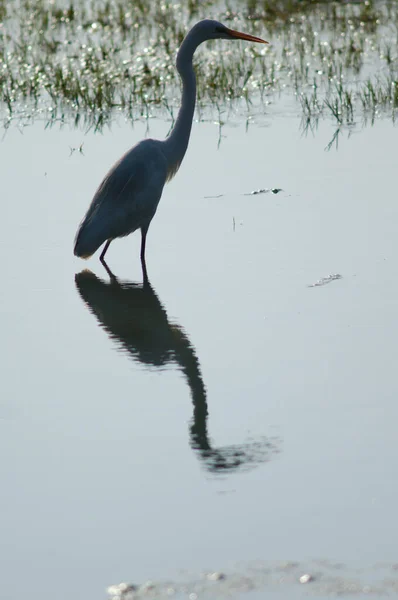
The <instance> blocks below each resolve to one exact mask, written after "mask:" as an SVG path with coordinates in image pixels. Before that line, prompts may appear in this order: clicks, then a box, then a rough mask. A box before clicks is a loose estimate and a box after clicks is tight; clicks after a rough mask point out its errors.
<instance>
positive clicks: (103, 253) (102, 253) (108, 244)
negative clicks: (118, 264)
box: [100, 240, 112, 264]
mask: <svg viewBox="0 0 398 600" xmlns="http://www.w3.org/2000/svg"><path fill="white" fill-rule="evenodd" d="M111 241H112V240H108V241H107V242H106V244H105V246H104V249H103V251H102V252H101V256H100V261H101V262H102V264H104V262H105V254H106V251H107V250H108V248H109V246H110V243H111Z"/></svg>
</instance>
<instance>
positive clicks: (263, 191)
mask: <svg viewBox="0 0 398 600" xmlns="http://www.w3.org/2000/svg"><path fill="white" fill-rule="evenodd" d="M268 192H271V194H279V192H283V189H282V188H260V189H259V190H253V191H252V192H249V193H247V194H243V196H257V195H258V194H268Z"/></svg>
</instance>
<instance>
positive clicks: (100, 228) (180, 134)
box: [74, 19, 268, 278]
mask: <svg viewBox="0 0 398 600" xmlns="http://www.w3.org/2000/svg"><path fill="white" fill-rule="evenodd" d="M213 39H225V40H239V39H240V40H247V41H249V42H258V43H261V44H267V43H268V42H266V41H265V40H262V39H261V38H259V37H255V36H253V35H249V34H247V33H241V32H239V31H235V30H233V29H229V28H228V27H226V26H225V25H223V24H222V23H219V22H218V21H213V20H210V19H206V20H204V21H199V23H197V24H196V25H194V27H192V29H191V30H190V31H189V32H188V34H187V35H186V37H185V38H184V40H183V42H182V44H181V47H180V49H179V51H178V54H177V61H176V67H177V71H178V73H179V74H180V77H181V80H182V101H181V107H180V110H179V112H178V116H177V120H176V122H175V125H174V127H173V129H172V131H171V132H170V134H169V136H168V137H167V138H166V139H165V140H153V139H145V140H143V141H141V142H139V143H138V144H136V145H135V146H133V148H131V149H130V150H129V151H128V152H127V153H126V154H124V156H122V158H121V159H120V160H119V161H117V162H116V164H115V165H114V166H113V167H112V168H111V170H110V171H109V172H108V174H107V175H106V176H105V178H104V180H103V181H102V183H101V185H100V186H99V188H98V189H97V191H96V193H95V195H94V198H93V200H92V202H91V204H90V206H89V208H88V211H87V213H86V215H85V217H84V219H83V221H82V222H81V224H80V226H79V229H78V231H77V234H76V239H75V248H74V254H75V255H76V256H79V257H81V258H89V257H90V256H91V255H92V254H94V252H96V251H97V250H98V248H99V247H100V246H101V245H102V244H104V242H105V245H104V248H103V250H102V252H101V255H100V260H101V262H102V263H103V264H104V263H105V260H104V259H105V254H106V251H107V250H108V248H109V245H110V243H111V242H112V240H114V239H116V238H119V237H125V236H127V235H129V234H130V233H133V232H134V231H136V230H137V229H140V230H141V254H140V257H141V265H142V270H143V273H144V278H146V277H147V274H146V265H145V243H146V236H147V233H148V228H149V225H150V223H151V221H152V219H153V217H154V215H155V213H156V209H157V207H158V204H159V200H160V198H161V195H162V191H163V187H164V185H165V183H166V181H169V180H170V179H171V178H172V177H174V175H175V174H176V173H177V171H178V169H179V167H180V165H181V162H182V160H183V158H184V156H185V153H186V150H187V147H188V142H189V137H190V133H191V127H192V120H193V115H194V110H195V102H196V77H195V72H194V70H193V65H192V59H193V55H194V52H195V50H196V48H197V47H198V46H199V45H200V44H202V43H203V42H205V41H207V40H213Z"/></svg>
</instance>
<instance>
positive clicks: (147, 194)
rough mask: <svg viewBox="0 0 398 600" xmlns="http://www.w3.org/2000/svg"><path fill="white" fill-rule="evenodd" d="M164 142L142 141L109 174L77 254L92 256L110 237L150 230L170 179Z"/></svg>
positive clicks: (83, 229)
mask: <svg viewBox="0 0 398 600" xmlns="http://www.w3.org/2000/svg"><path fill="white" fill-rule="evenodd" d="M160 143H161V142H157V141H156V140H151V139H148V140H144V141H142V142H139V143H138V144H137V145H136V146H134V147H133V148H131V150H129V151H128V152H127V153H126V154H125V155H124V156H122V158H121V159H120V160H119V161H118V162H117V163H116V164H115V165H114V166H113V167H112V169H111V170H110V171H109V173H108V174H107V175H106V176H105V178H104V180H103V182H102V183H101V185H100V187H99V188H98V190H97V192H96V193H95V196H94V198H93V200H92V202H91V205H90V207H89V209H88V211H87V214H86V216H85V218H84V221H83V223H82V224H81V226H80V229H79V233H78V235H77V239H76V245H75V254H76V255H77V256H81V257H82V258H88V257H89V256H91V255H92V254H94V252H95V251H96V250H97V249H98V248H99V247H100V246H101V245H102V244H103V243H104V242H105V241H107V240H113V239H115V238H117V237H124V236H126V235H129V234H130V233H133V232H134V231H136V230H137V229H143V230H148V227H149V224H150V222H151V220H152V218H153V216H154V214H155V212H156V209H157V206H158V203H159V200H160V197H161V195H162V191H163V187H164V184H165V182H166V178H167V161H166V158H165V156H164V154H163V152H162V151H161V148H160V147H159V145H160ZM126 197H128V198H129V199H130V201H129V202H126Z"/></svg>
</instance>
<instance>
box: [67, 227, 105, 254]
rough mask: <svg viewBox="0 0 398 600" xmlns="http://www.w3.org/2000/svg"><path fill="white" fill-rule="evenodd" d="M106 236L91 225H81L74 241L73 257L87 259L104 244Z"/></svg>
mask: <svg viewBox="0 0 398 600" xmlns="http://www.w3.org/2000/svg"><path fill="white" fill-rule="evenodd" d="M106 239H107V236H106V235H105V234H104V232H103V231H100V230H98V227H93V226H92V223H90V222H85V221H83V223H82V224H81V226H80V227H79V230H78V232H77V235H76V239H75V248H74V251H73V253H74V255H75V256H78V257H80V258H89V257H90V256H92V255H93V254H94V252H96V251H97V250H98V248H99V247H100V246H101V245H102V244H103V243H104V242H105V240H106Z"/></svg>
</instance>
